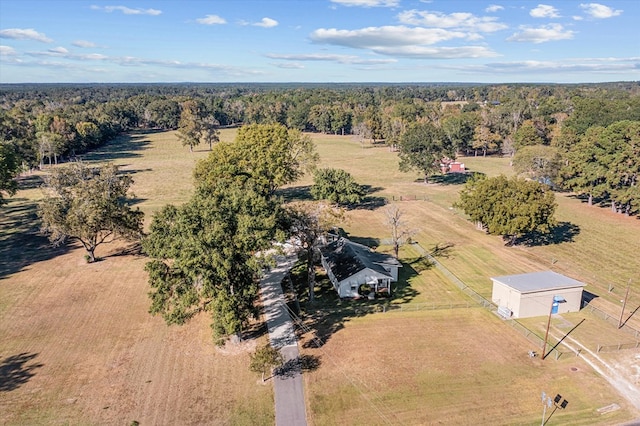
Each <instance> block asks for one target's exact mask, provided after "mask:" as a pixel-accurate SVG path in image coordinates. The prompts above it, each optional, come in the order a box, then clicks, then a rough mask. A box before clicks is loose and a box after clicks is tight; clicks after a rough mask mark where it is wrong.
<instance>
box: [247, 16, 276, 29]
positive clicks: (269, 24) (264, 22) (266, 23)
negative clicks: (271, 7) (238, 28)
mask: <svg viewBox="0 0 640 426" xmlns="http://www.w3.org/2000/svg"><path fill="white" fill-rule="evenodd" d="M253 25H254V26H256V27H263V28H273V27H277V26H278V21H276V20H275V19H271V18H262V19H261V20H260V22H256V23H254V24H253Z"/></svg>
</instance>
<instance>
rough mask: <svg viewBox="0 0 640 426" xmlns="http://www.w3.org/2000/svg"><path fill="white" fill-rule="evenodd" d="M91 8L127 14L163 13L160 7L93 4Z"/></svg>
mask: <svg viewBox="0 0 640 426" xmlns="http://www.w3.org/2000/svg"><path fill="white" fill-rule="evenodd" d="M91 9H93V10H104V11H105V12H108V13H111V12H116V11H117V12H122V13H124V14H125V15H151V16H157V15H160V14H161V13H162V11H161V10H158V9H140V8H137V9H131V8H130V7H126V6H96V5H92V6H91Z"/></svg>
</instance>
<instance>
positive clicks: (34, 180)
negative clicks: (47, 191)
mask: <svg viewBox="0 0 640 426" xmlns="http://www.w3.org/2000/svg"><path fill="white" fill-rule="evenodd" d="M16 181H17V182H18V190H19V191H21V190H27V189H36V188H41V187H42V185H44V180H43V179H42V175H41V174H39V173H32V174H28V175H23V176H19V177H18V178H17V179H16Z"/></svg>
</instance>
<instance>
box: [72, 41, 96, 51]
mask: <svg viewBox="0 0 640 426" xmlns="http://www.w3.org/2000/svg"><path fill="white" fill-rule="evenodd" d="M71 44H72V45H74V46H75V47H82V48H85V49H89V48H91V47H96V44H95V43H93V42H90V41H87V40H76V41H74V42H73V43H71Z"/></svg>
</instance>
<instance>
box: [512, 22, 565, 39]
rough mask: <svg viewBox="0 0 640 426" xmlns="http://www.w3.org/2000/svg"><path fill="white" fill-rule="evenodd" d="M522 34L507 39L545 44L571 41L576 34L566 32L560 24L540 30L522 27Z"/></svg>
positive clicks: (543, 27) (540, 28) (546, 26)
mask: <svg viewBox="0 0 640 426" xmlns="http://www.w3.org/2000/svg"><path fill="white" fill-rule="evenodd" d="M519 29H520V32H517V33H515V34H513V35H512V36H511V37H509V38H507V41H517V42H528V43H536V44H538V43H545V42H548V41H557V40H569V39H572V38H573V35H574V32H573V31H571V30H565V29H564V28H563V27H562V25H560V24H549V25H543V26H542V27H539V28H531V27H527V26H521V27H520V28H519Z"/></svg>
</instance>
